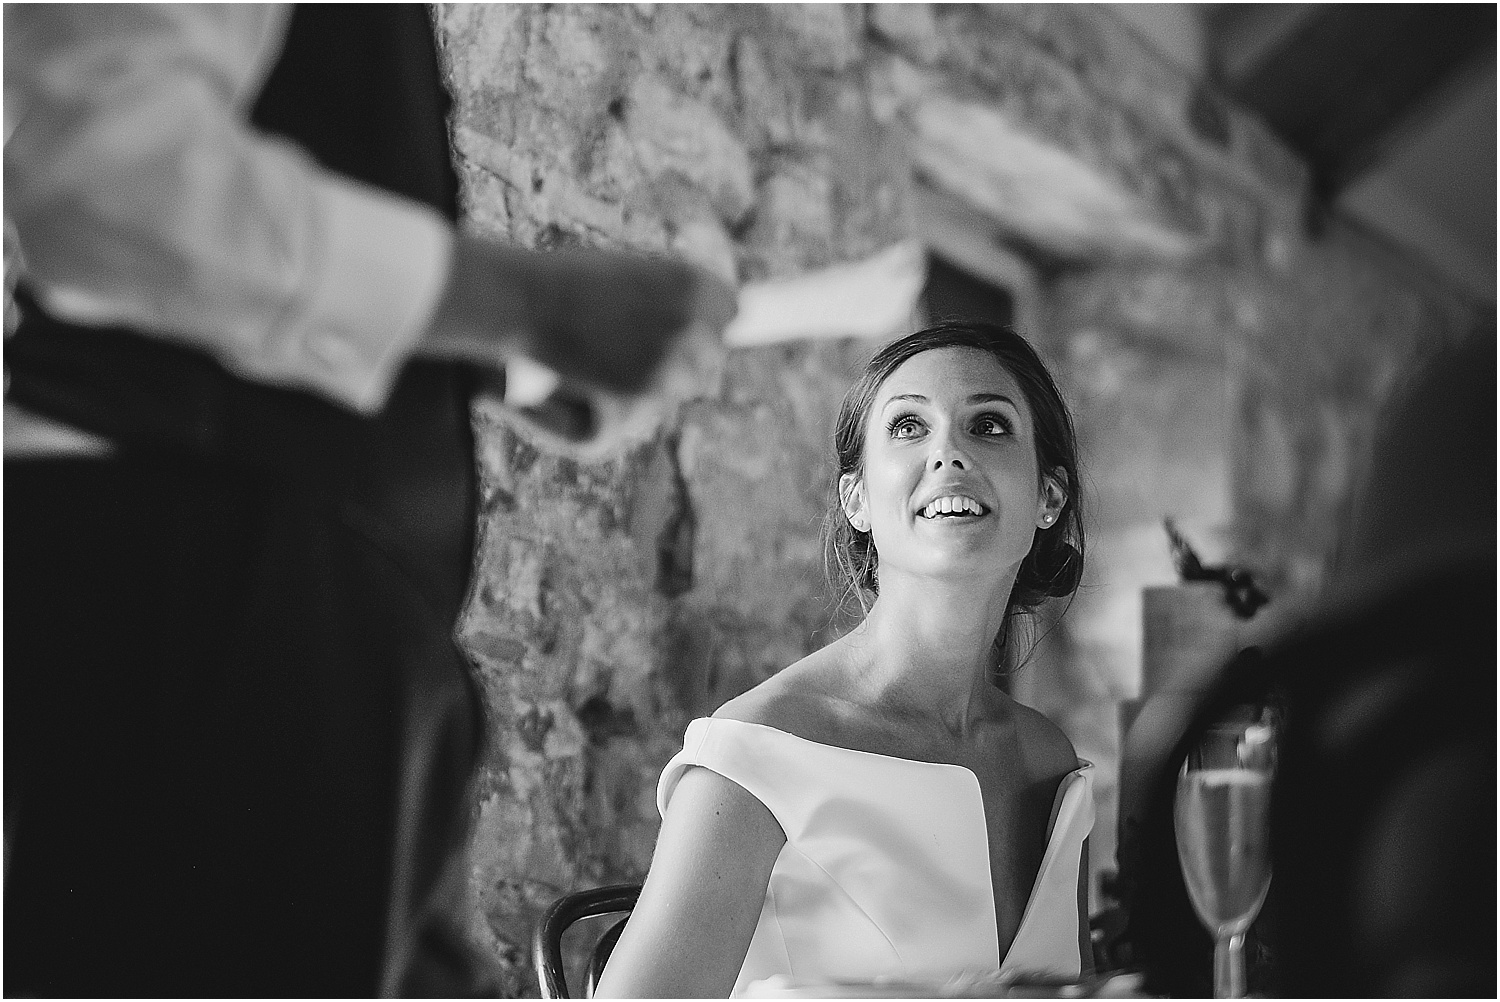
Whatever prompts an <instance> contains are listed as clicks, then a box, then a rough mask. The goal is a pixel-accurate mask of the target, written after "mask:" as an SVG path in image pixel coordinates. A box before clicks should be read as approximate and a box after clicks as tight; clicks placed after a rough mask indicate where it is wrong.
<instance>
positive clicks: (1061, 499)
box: [1036, 466, 1068, 529]
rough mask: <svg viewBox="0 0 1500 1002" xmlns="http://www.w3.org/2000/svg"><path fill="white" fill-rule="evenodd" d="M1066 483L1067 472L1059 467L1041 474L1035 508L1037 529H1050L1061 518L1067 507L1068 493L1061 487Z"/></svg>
mask: <svg viewBox="0 0 1500 1002" xmlns="http://www.w3.org/2000/svg"><path fill="white" fill-rule="evenodd" d="M1067 482H1068V479H1067V471H1066V470H1064V469H1063V468H1062V467H1061V466H1059V467H1056V468H1054V469H1053V470H1052V472H1050V473H1043V474H1042V491H1041V498H1040V499H1039V500H1038V502H1037V508H1036V524H1037V528H1039V529H1050V528H1052V526H1053V525H1054V524H1055V523H1056V522H1057V520H1058V519H1059V518H1061V517H1062V511H1063V509H1064V508H1066V507H1067V505H1068V492H1067V489H1066V488H1065V487H1064V486H1063V485H1064V484H1066V483H1067Z"/></svg>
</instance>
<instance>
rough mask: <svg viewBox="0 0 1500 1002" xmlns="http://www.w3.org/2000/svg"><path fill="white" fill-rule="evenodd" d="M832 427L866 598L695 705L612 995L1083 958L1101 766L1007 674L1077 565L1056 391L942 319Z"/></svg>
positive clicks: (661, 792)
mask: <svg viewBox="0 0 1500 1002" xmlns="http://www.w3.org/2000/svg"><path fill="white" fill-rule="evenodd" d="M834 444H835V449H836V452H837V457H838V463H839V479H838V499H839V504H838V510H837V511H836V512H835V513H834V517H833V518H832V519H831V522H830V527H831V538H830V549H831V551H832V552H833V554H834V556H835V563H836V564H837V566H838V567H839V568H840V569H841V571H842V573H843V574H844V575H845V576H846V577H847V578H848V579H849V582H848V583H849V584H850V586H851V587H852V588H853V589H855V591H856V593H857V594H858V595H859V596H860V600H861V605H862V606H864V607H865V609H866V614H865V617H864V619H863V621H862V622H861V623H860V625H859V626H858V627H857V628H855V629H854V630H853V631H851V632H850V633H848V634H847V635H845V636H844V637H842V638H840V639H839V640H836V641H834V642H833V643H831V644H829V645H828V646H827V647H824V648H822V649H821V650H819V651H816V652H814V653H813V654H810V655H808V656H807V657H805V658H803V659H802V660H801V661H798V662H797V663H796V664H794V665H792V666H791V667H789V668H786V669H784V670H783V671H781V672H779V673H778V674H776V675H775V676H773V677H771V678H770V679H768V680H766V681H765V682H763V683H761V684H760V685H758V686H756V687H755V688H753V689H751V690H750V691H749V692H746V693H744V694H743V695H741V696H738V697H736V698H735V699H732V700H730V701H729V702H728V703H725V704H724V705H723V706H722V707H720V708H719V709H718V711H717V712H715V714H714V715H713V716H712V717H711V718H703V719H699V720H695V721H693V722H692V724H690V725H689V727H688V730H687V735H686V740H685V742H684V747H683V750H682V751H681V752H680V753H678V755H677V756H676V757H674V758H673V759H672V761H671V762H670V763H668V765H667V768H666V770H665V771H664V772H663V774H662V777H661V782H660V784H659V786H658V789H657V801H658V804H659V806H660V808H661V811H662V818H663V820H662V828H661V834H660V836H659V839H658V841H657V846H656V852H655V856H654V858H653V860H652V864H651V871H650V874H649V876H648V877H647V879H646V882H645V885H644V887H643V889H642V891H641V895H640V900H639V902H638V903H637V905H636V907H635V910H634V912H633V913H632V915H631V918H630V921H629V923H628V924H627V925H626V927H625V930H624V933H623V935H622V936H621V938H620V941H619V943H618V945H617V946H616V947H615V950H614V953H613V955H612V957H611V959H610V962H609V965H608V966H607V968H606V969H605V971H604V974H603V977H602V979H601V980H600V983H599V990H598V994H599V995H600V996H615V997H624V996H640V997H659V998H660V997H665V998H683V997H689V996H720V997H723V996H727V995H731V994H733V995H741V994H746V993H753V992H755V991H757V990H761V991H768V990H769V991H773V992H774V990H775V989H776V988H777V987H779V986H780V987H787V986H793V985H796V984H802V985H817V984H824V985H833V984H835V983H837V982H841V981H844V982H860V983H870V982H876V981H880V980H887V981H915V982H924V983H932V982H942V981H952V980H955V979H962V978H965V977H985V976H996V975H1001V974H1007V973H1022V972H1025V973H1028V974H1034V975H1046V976H1050V977H1055V978H1056V977H1060V978H1066V979H1077V978H1078V977H1080V975H1081V974H1083V973H1084V972H1086V971H1088V970H1089V969H1090V968H1091V967H1092V963H1091V951H1090V948H1089V938H1088V922H1087V910H1086V907H1087V906H1086V894H1085V888H1086V881H1087V873H1088V862H1087V847H1086V843H1085V838H1086V836H1087V835H1088V832H1089V829H1090V828H1091V826H1092V824H1093V804H1092V800H1091V794H1090V785H1089V781H1090V774H1089V767H1088V766H1087V764H1086V763H1082V762H1080V761H1079V760H1078V758H1077V756H1076V755H1075V754H1074V751H1073V746H1072V745H1071V744H1070V743H1069V741H1068V739H1067V738H1066V737H1065V736H1064V735H1063V734H1062V732H1061V731H1060V730H1058V728H1057V727H1056V726H1054V725H1053V724H1052V723H1051V722H1049V721H1048V720H1047V719H1046V718H1045V717H1044V716H1042V715H1041V714H1040V713H1038V712H1036V711H1035V710H1032V709H1029V708H1027V707H1025V706H1022V705H1021V704H1019V703H1017V702H1016V701H1015V700H1013V699H1011V698H1010V697H1009V696H1008V695H1006V694H1005V693H1003V692H1002V691H1000V689H998V688H997V687H996V686H995V684H994V681H993V678H994V673H995V671H996V669H997V664H998V663H999V662H1000V659H1001V658H1004V657H1007V656H1008V655H1009V652H1008V651H1007V650H1006V649H1005V647H1006V644H1007V643H1009V642H1010V641H1011V637H1012V632H1013V631H1012V629H1011V628H1012V625H1013V623H1014V621H1015V618H1016V617H1017V616H1018V615H1021V614H1024V613H1025V612H1027V611H1029V610H1031V609H1033V608H1034V607H1035V606H1036V605H1037V604H1039V603H1040V602H1041V601H1042V600H1044V599H1045V598H1047V597H1049V596H1063V595H1068V594H1071V593H1072V592H1073V590H1074V589H1075V588H1076V587H1077V584H1078V579H1079V575H1080V573H1081V565H1082V556H1081V551H1082V546H1083V527H1082V521H1081V518H1080V515H1079V479H1078V468H1077V456H1076V445H1075V440H1074V434H1073V427H1072V420H1071V418H1070V417H1069V414H1068V411H1067V408H1066V405H1065V404H1064V403H1063V401H1062V399H1061V396H1060V395H1059V393H1058V391H1057V388H1056V386H1055V384H1054V383H1053V380H1052V378H1051V376H1050V375H1049V374H1048V372H1047V370H1046V368H1045V367H1044V366H1043V364H1042V362H1041V361H1040V359H1038V357H1037V356H1036V354H1035V352H1034V351H1033V350H1032V349H1031V347H1030V346H1029V345H1028V344H1027V343H1026V342H1025V340H1023V339H1022V338H1021V337H1020V336H1018V335H1016V334H1014V333H1012V332H1011V331H1009V330H1008V329H1005V328H999V327H993V326H990V325H986V324H980V323H971V322H954V323H944V324H939V325H936V326H934V327H929V328H927V329H926V330H922V331H919V332H917V333H915V334H911V335H908V336H906V337H904V338H902V339H900V340H898V341H895V342H893V343H892V344H890V345H887V346H886V347H885V348H883V349H882V350H881V351H880V352H879V353H877V354H876V355H875V357H874V358H873V359H872V360H871V361H870V363H869V365H868V366H867V367H866V369H865V372H864V374H863V375H862V376H861V378H860V379H859V380H858V381H857V382H856V383H855V385H854V386H853V387H852V388H851V390H850V391H849V394H848V395H847V397H846V398H845V400H844V404H843V408H842V410H841V412H840V415H839V419H838V426H837V428H836V431H835V437H834Z"/></svg>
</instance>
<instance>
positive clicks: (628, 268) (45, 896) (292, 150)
mask: <svg viewBox="0 0 1500 1002" xmlns="http://www.w3.org/2000/svg"><path fill="white" fill-rule="evenodd" d="M4 36H5V38H4V44H5V68H4V73H5V123H6V142H5V175H4V184H5V214H6V243H7V248H6V256H7V266H8V268H7V270H8V271H9V270H10V267H9V266H10V265H12V264H16V265H18V269H17V271H18V273H19V274H18V280H19V284H18V287H17V289H16V292H15V302H16V304H17V306H18V311H17V316H16V317H15V318H14V319H16V320H17V323H16V329H15V330H14V332H13V333H10V332H9V327H10V322H11V320H12V318H11V317H8V318H7V328H8V335H9V336H8V337H7V339H6V370H7V372H6V375H7V396H6V421H5V431H6V446H7V456H6V470H5V528H6V532H5V542H6V552H5V577H6V580H5V584H6V587H5V627H6V630H5V655H6V657H5V696H6V700H5V847H6V872H5V918H6V922H5V942H4V956H5V968H4V977H5V983H4V991H5V994H7V995H53V996H55V995H73V996H91V995H102V996H120V995H145V996H174V995H176V996H205V995H206V996H223V995H248V996H277V995H295V996H319V995H332V996H354V997H360V996H373V995H376V994H387V995H391V994H398V995H461V994H476V993H481V992H488V993H492V992H494V991H495V990H496V983H495V982H494V980H493V972H492V971H490V970H488V968H487V965H486V963H485V962H483V961H481V960H479V959H478V958H477V956H476V955H475V953H474V951H472V950H471V949H470V948H469V947H468V945H467V943H468V940H467V934H466V933H465V931H464V928H463V926H464V922H465V919H464V916H463V914H462V911H461V904H462V901H463V894H464V889H465V884H466V879H467V876H466V866H465V865H464V862H463V859H462V849H463V846H464V845H465V843H466V839H467V829H468V813H469V811H468V804H467V800H466V793H467V786H468V783H469V780H470V775H471V772H472V769H473V767H474V765H475V762H476V757H477V754H478V750H479V748H480V743H481V741H482V740H483V728H482V715H481V710H480V704H479V702H478V699H477V692H476V687H475V684H474V681H473V680H472V679H471V677H470V674H469V666H468V664H467V663H466V662H465V661H464V659H463V657H462V655H461V654H460V653H459V651H458V649H457V647H456V645H455V643H454V640H453V631H454V629H455V624H456V617H457V613H458V611H459V608H460V605H461V603H462V601H463V598H464V595H465V592H466V589H467V586H468V578H469V572H470V564H471V561H472V558H473V534H474V530H475V523H476V513H475V500H476V487H475V479H474V469H473V464H474V457H473V442H472V440H471V432H470V415H469V409H468V400H469V392H470V387H471V385H472V381H473V380H474V379H475V378H480V374H481V373H484V372H490V373H494V372H497V371H498V370H500V368H501V367H502V366H504V365H505V364H506V363H507V362H508V361H511V360H513V359H516V358H519V357H530V358H533V359H536V360H537V361H539V362H541V363H543V364H546V365H548V366H550V367H552V368H553V369H554V370H556V371H557V372H559V373H560V374H561V375H562V376H563V377H564V378H565V379H572V380H575V381H577V383H578V385H580V386H592V387H594V388H595V389H596V390H597V391H599V392H610V393H616V394H625V395H629V394H638V395H639V394H645V397H641V396H637V398H636V399H648V398H650V395H651V394H652V393H656V392H660V391H661V388H662V386H663V385H664V384H663V383H661V382H659V380H669V379H671V378H674V377H673V376H672V373H673V372H674V371H676V372H677V373H678V376H681V374H682V371H683V370H684V368H685V366H686V365H687V362H688V361H689V357H688V353H689V352H690V351H692V350H705V351H708V350H712V348H711V344H712V343H713V341H715V340H716V338H717V334H718V333H719V331H720V330H721V328H722V327H723V325H724V324H725V323H727V321H728V319H729V317H730V316H731V314H732V313H733V292H732V290H731V289H729V288H728V287H727V286H725V285H724V284H723V283H720V282H718V281H717V280H715V279H711V278H709V277H708V276H707V275H706V274H705V273H702V272H700V271H698V270H697V269H695V268H693V267H690V266H688V265H686V264H681V263H676V262H670V261H666V260H649V259H646V258H640V257H633V256H626V255H623V254H620V255H615V254H605V253H591V252H583V251H576V252H568V253H557V254H545V255H544V254H534V253H529V252H526V251H522V250H520V249H515V248H508V247H505V246H501V245H499V244H494V243H489V242H486V241H483V240H480V239H478V238H474V237H471V236H467V235H463V234H459V233H458V232H457V231H456V229H455V221H456V220H457V217H458V211H457V180H456V176H455V174H454V171H453V167H452V165H451V163H450V158H449V157H450V155H449V143H448V135H447V128H446V115H447V112H448V107H449V98H448V96H447V94H446V93H445V91H444V89H443V86H442V81H441V76H440V72H439V67H438V63H437V55H436V50H435V46H434V40H433V37H432V28H431V24H430V21H429V17H428V13H427V11H426V9H425V8H424V7H422V6H420V5H406V4H401V5H372V6H368V7H366V6H360V5H336V4H334V5H307V6H302V7H297V8H295V9H292V8H290V7H287V6H285V5H202V6H198V5H137V4H122V5H98V6H95V5H78V6H71V5H13V4H7V5H6V6H5V10H4ZM9 277H10V276H8V278H9ZM694 346H696V348H695V347H694Z"/></svg>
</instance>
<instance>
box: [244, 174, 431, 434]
mask: <svg viewBox="0 0 1500 1002" xmlns="http://www.w3.org/2000/svg"><path fill="white" fill-rule="evenodd" d="M318 189H319V190H318V192H317V194H316V196H315V197H316V201H317V205H318V210H317V214H318V217H319V220H320V223H321V225H320V227H319V229H320V230H321V234H320V238H321V251H320V253H319V254H318V258H319V261H318V264H317V265H316V266H315V267H314V268H313V269H312V272H313V274H312V275H311V281H310V284H309V286H308V287H307V288H306V289H305V290H304V294H303V295H302V296H301V297H299V305H300V307H301V309H300V310H299V311H298V315H297V316H295V317H293V318H291V320H290V322H289V323H286V324H285V325H284V326H282V329H281V331H280V332H279V334H278V335H277V336H275V341H276V342H277V345H276V347H275V348H274V349H273V354H274V355H276V356H278V357H279V365H278V367H280V366H285V370H284V371H287V372H289V373H293V372H294V373H297V374H298V376H299V377H300V379H299V381H303V382H310V383H311V384H312V385H313V387H314V388H316V389H317V390H319V391H321V392H322V393H324V394H326V395H327V396H329V397H331V398H333V399H334V400H336V401H338V402H340V403H343V404H346V405H347V406H349V407H352V408H354V409H355V410H357V411H360V412H362V413H366V414H370V413H375V412H377V411H379V410H380V409H381V407H383V406H384V404H385V400H386V397H387V396H388V395H389V394H390V390H391V386H392V384H393V383H394V382H395V379H396V375H397V373H398V372H399V371H400V369H401V367H402V365H403V364H404V363H405V361H406V359H407V357H408V356H409V355H410V354H411V351H412V349H413V347H414V346H415V345H416V343H417V341H418V340H419V338H420V337H421V336H422V333H423V331H424V329H425V328H426V326H427V324H428V323H429V322H430V320H431V319H432V315H433V312H434V310H435V309H436V307H437V302H438V298H439V297H440V296H441V295H442V293H443V290H444V288H445V286H446V284H447V280H448V269H449V265H450V263H451V261H452V258H453V243H454V231H453V227H452V225H451V224H450V223H449V222H448V221H447V220H446V219H444V218H443V216H442V215H441V214H439V213H438V212H437V211H436V210H434V209H430V208H428V207H427V206H425V205H422V204H421V203H418V202H413V201H411V200H409V199H404V198H399V197H396V196H392V195H388V194H386V193H385V192H383V191H380V190H378V189H375V188H371V187H367V186H364V185H360V184H357V183H353V182H346V181H343V180H340V179H336V178H325V179H322V180H321V182H320V183H319V185H318Z"/></svg>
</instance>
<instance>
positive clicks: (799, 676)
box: [714, 647, 839, 741]
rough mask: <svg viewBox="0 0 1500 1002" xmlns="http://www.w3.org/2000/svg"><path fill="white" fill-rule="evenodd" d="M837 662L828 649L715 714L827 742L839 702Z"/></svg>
mask: <svg viewBox="0 0 1500 1002" xmlns="http://www.w3.org/2000/svg"><path fill="white" fill-rule="evenodd" d="M835 661H836V659H835V658H834V657H833V656H831V654H830V653H829V648H827V647H824V648H822V649H820V650H817V651H814V652H813V653H811V654H809V655H808V656H807V657H805V658H803V659H802V660H801V661H798V662H796V663H795V664H792V665H790V666H789V667H787V668H783V669H782V670H781V671H779V672H777V673H776V674H775V675H772V676H771V677H770V678H768V679H766V680H765V681H764V682H762V683H760V685H757V686H756V687H755V688H753V689H750V690H748V691H746V692H744V693H741V694H740V695H738V696H736V697H735V698H734V699H731V700H729V702H727V703H725V704H724V705H723V706H721V707H719V708H718V709H717V710H715V711H714V716H715V717H717V718H719V719H727V720H741V721H744V722H745V723H749V724H764V725H766V726H767V727H774V728H776V729H777V730H780V731H786V732H787V733H788V734H795V735H797V736H798V737H804V738H808V739H810V740H814V741H819V740H825V739H826V737H827V735H828V733H829V732H830V730H831V729H833V726H834V717H835V715H836V712H837V706H838V702H839V701H838V700H837V699H836V698H834V697H835V696H836V694H837V692H838V687H837V679H836V678H835V670H836V666H835Z"/></svg>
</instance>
